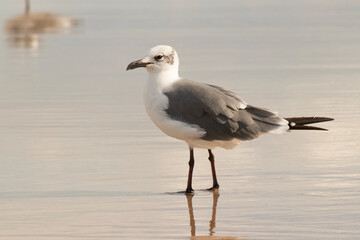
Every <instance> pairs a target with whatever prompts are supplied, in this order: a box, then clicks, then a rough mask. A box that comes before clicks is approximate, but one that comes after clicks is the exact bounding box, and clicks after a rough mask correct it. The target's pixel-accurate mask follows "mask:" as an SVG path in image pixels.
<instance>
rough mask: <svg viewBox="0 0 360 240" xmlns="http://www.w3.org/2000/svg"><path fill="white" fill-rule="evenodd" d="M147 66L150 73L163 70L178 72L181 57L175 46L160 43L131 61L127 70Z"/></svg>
mask: <svg viewBox="0 0 360 240" xmlns="http://www.w3.org/2000/svg"><path fill="white" fill-rule="evenodd" d="M139 67H145V68H146V70H147V71H148V72H149V73H150V74H157V73H161V72H173V73H176V74H177V73H178V70H179V57H178V55H177V53H176V51H175V49H174V48H172V47H170V46H166V45H158V46H156V47H153V48H151V49H150V50H149V52H148V53H147V54H146V56H145V57H143V58H142V59H140V60H137V61H134V62H132V63H130V64H129V65H128V66H127V68H126V70H131V69H135V68H139Z"/></svg>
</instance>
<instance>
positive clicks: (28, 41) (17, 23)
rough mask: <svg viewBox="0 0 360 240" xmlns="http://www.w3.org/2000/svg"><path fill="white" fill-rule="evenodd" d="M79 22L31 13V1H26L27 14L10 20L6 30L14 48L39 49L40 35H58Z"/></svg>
mask: <svg viewBox="0 0 360 240" xmlns="http://www.w3.org/2000/svg"><path fill="white" fill-rule="evenodd" d="M77 22H78V21H77V20H75V19H73V18H68V17H64V16H61V15H58V14H52V13H30V0H26V1H25V12H24V13H23V14H21V15H20V16H16V17H14V18H11V19H9V20H8V21H7V22H6V23H5V27H4V30H5V32H6V33H8V34H9V42H10V44H11V45H12V46H13V47H21V48H38V47H39V43H40V38H39V35H41V34H45V33H58V32H60V30H63V29H65V28H69V27H71V26H74V25H76V24H77Z"/></svg>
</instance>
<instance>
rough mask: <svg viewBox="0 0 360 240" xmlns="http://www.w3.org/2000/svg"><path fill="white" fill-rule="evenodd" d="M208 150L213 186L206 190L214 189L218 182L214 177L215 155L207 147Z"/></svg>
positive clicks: (216, 187)
mask: <svg viewBox="0 0 360 240" xmlns="http://www.w3.org/2000/svg"><path fill="white" fill-rule="evenodd" d="M208 152H209V161H210V164H211V173H212V178H213V186H212V187H211V188H209V189H208V190H215V189H219V184H218V181H217V178H216V171H215V157H214V154H213V153H212V152H211V149H208Z"/></svg>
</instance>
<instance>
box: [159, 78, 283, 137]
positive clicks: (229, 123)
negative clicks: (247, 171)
mask: <svg viewBox="0 0 360 240" xmlns="http://www.w3.org/2000/svg"><path fill="white" fill-rule="evenodd" d="M164 94H165V95H166V96H167V97H168V99H169V106H168V108H167V109H165V112H166V113H167V114H168V116H169V117H170V118H172V119H174V120H178V121H182V122H186V123H189V124H196V125H198V126H199V127H200V128H202V129H204V130H205V131H206V134H205V135H204V137H203V139H205V140H209V141H211V140H231V139H233V138H237V139H240V140H251V139H254V138H256V137H258V136H259V135H260V134H262V133H266V132H270V131H273V130H276V129H277V128H279V127H281V126H284V125H287V122H286V120H284V119H282V118H280V117H278V116H277V115H276V114H275V113H274V112H272V111H269V110H266V109H263V108H257V107H253V106H250V105H247V104H246V103H245V102H244V101H243V100H241V99H240V98H239V97H238V96H237V95H236V94H235V93H233V92H231V91H228V90H225V89H223V88H221V87H218V86H213V85H207V84H203V83H198V82H194V81H191V80H187V79H180V80H178V81H177V82H175V83H174V84H173V85H172V86H171V88H169V89H167V90H166V91H165V92H164Z"/></svg>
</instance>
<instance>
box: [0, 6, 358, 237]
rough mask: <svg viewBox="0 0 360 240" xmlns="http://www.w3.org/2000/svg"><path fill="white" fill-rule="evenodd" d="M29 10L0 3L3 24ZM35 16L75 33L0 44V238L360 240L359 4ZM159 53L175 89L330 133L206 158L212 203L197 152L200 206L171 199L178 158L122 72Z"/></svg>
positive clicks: (137, 75)
mask: <svg viewBox="0 0 360 240" xmlns="http://www.w3.org/2000/svg"><path fill="white" fill-rule="evenodd" d="M23 9H24V3H23V2H22V1H10V0H2V2H1V7H0V21H1V24H2V26H5V24H6V21H8V20H9V19H12V18H14V17H15V16H16V15H19V14H21V13H22V12H23ZM31 12H33V13H36V12H49V13H54V14H59V15H56V16H62V17H64V18H67V19H70V18H71V19H76V24H74V25H75V26H72V27H69V26H65V25H66V24H65V25H64V21H65V20H62V21H63V22H62V23H61V24H62V25H63V26H60V25H61V24H59V26H56V27H54V28H56V29H55V30H54V29H52V30H51V31H48V30H47V29H45V30H42V31H40V30H37V32H35V33H34V32H30V33H29V31H28V30H26V32H25V33H24V32H20V33H18V32H17V33H16V34H14V33H11V32H9V31H7V30H6V29H4V31H2V32H1V33H0V52H1V54H0V86H1V87H0V135H1V138H0V212H1V214H0V238H1V239H12V240H15V239H16V240H17V239H24V240H25V239H59V240H63V239H307V240H308V239H358V238H359V237H360V230H359V229H360V192H359V189H360V137H359V136H360V128H359V119H360V110H359V109H360V81H359V79H360V55H359V53H360V31H359V29H360V22H359V21H358V20H357V19H359V17H360V14H359V13H360V4H359V2H358V1H346V2H344V1H316V2H303V1H256V2H254V1H250V0H249V1H157V0H154V1H145V0H143V1H115V0H108V1H94V0H90V1H69V0H65V1H35V0H34V1H33V2H32V6H31ZM21 24H22V23H21ZM22 26H23V25H22ZM27 26H28V25H27ZM19 31H20V30H19ZM21 31H23V30H21ZM158 44H168V45H172V46H173V47H175V48H176V49H177V51H178V53H179V56H180V72H181V73H180V75H181V76H183V77H187V78H190V79H193V80H197V81H200V82H207V83H211V84H216V85H221V86H223V87H225V88H228V89H231V90H233V91H234V92H236V93H238V94H239V95H240V96H241V97H242V98H243V99H245V100H246V101H247V102H248V103H250V104H252V105H255V106H262V107H267V108H270V109H273V110H277V111H279V112H280V115H281V116H284V117H293V116H314V115H316V116H328V117H333V118H335V119H336V121H333V122H328V123H323V124H321V126H323V127H326V128H329V129H330V131H328V132H316V131H312V132H310V131H308V132H291V133H285V134H282V135H265V136H262V137H261V138H259V139H257V140H255V141H250V142H244V143H242V144H241V145H240V146H238V147H237V148H235V149H233V150H229V151H226V150H223V149H215V150H214V153H215V157H216V166H217V172H218V179H219V183H220V186H221V188H220V191H219V195H218V194H212V193H210V192H207V191H202V190H201V189H205V188H207V187H210V185H211V172H210V165H209V163H208V160H207V151H204V150H199V149H196V150H195V159H196V163H195V172H194V188H195V195H194V197H186V196H184V195H182V194H176V192H177V191H180V190H184V188H185V185H186V177H187V171H188V169H187V168H188V165H187V161H188V149H187V146H186V144H185V143H183V142H180V141H177V140H174V139H171V138H169V137H167V136H165V135H164V134H163V133H161V132H160V131H159V130H158V129H157V128H156V127H155V126H154V125H153V124H152V123H151V121H150V120H149V118H148V117H147V116H146V113H145V111H144V107H143V105H142V89H143V86H144V83H145V80H146V72H145V71H144V70H137V71H131V72H126V71H125V67H126V66H127V64H128V63H130V62H131V61H133V60H136V59H139V58H141V57H142V56H143V55H144V54H145V52H146V51H147V50H148V49H149V48H151V47H152V46H155V45H158ZM201 236H203V238H201ZM206 236H207V237H206ZM221 237H224V238H221ZM225 237H227V238H225Z"/></svg>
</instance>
